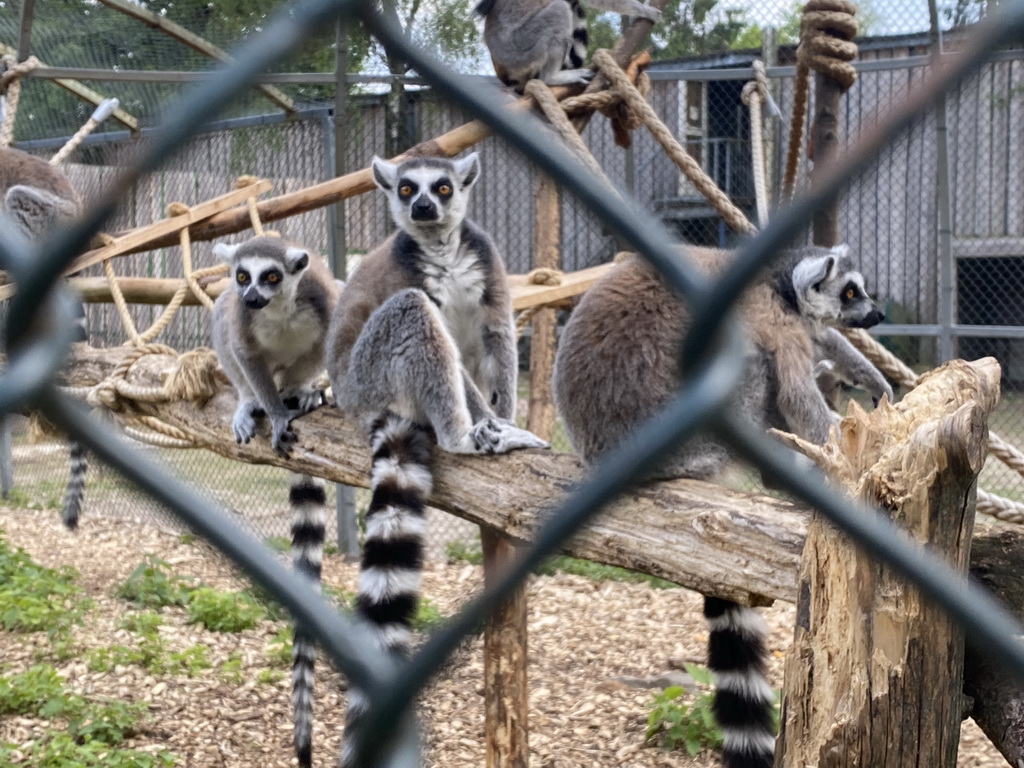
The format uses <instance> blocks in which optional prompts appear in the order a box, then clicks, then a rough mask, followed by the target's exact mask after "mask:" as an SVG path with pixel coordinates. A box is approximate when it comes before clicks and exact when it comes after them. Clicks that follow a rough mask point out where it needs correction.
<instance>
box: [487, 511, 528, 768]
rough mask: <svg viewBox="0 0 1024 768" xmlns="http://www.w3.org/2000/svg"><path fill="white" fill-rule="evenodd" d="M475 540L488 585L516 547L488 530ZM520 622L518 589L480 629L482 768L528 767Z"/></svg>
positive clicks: (522, 608) (522, 604)
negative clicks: (483, 764) (482, 691)
mask: <svg viewBox="0 0 1024 768" xmlns="http://www.w3.org/2000/svg"><path fill="white" fill-rule="evenodd" d="M480 540H481V542H482V544H483V550H484V582H485V583H486V584H487V585H488V586H490V585H492V584H493V583H496V582H498V581H500V579H501V576H502V574H503V573H504V571H505V569H506V568H507V567H508V566H509V564H510V563H512V562H514V561H515V559H516V549H517V547H516V546H515V545H514V544H513V543H512V542H511V541H510V540H509V539H507V538H506V537H505V536H504V535H503V534H502V533H501V531H498V530H496V529H494V528H490V527H488V526H483V527H482V528H481V529H480ZM526 618H527V603H526V589H525V587H520V588H519V589H517V590H516V591H515V592H513V593H512V595H511V596H510V597H509V599H508V600H506V601H505V602H504V603H502V604H501V605H500V606H498V608H497V610H495V611H494V612H493V613H492V614H491V617H490V620H489V621H488V622H487V626H486V627H485V629H484V721H485V723H486V727H485V729H484V731H485V734H486V742H487V743H486V755H487V757H486V763H485V764H486V766H487V768H526V766H527V765H529V763H530V743H529V739H528V735H529V730H528V728H527V722H528V716H529V712H530V699H529V688H528V685H527V643H526Z"/></svg>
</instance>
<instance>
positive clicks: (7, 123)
mask: <svg viewBox="0 0 1024 768" xmlns="http://www.w3.org/2000/svg"><path fill="white" fill-rule="evenodd" d="M0 63H2V64H3V66H4V72H3V74H0V95H4V94H5V95H6V96H7V109H6V110H4V120H3V123H2V124H0V146H4V147H9V146H11V142H12V141H14V120H15V118H16V117H17V116H18V99H19V98H20V96H21V76H22V75H24V74H26V73H28V72H31V71H32V70H33V69H37V68H38V67H40V66H42V64H41V63H40V61H39V59H37V58H36V57H35V56H29V57H28V58H27V59H25V60H24V61H21V62H19V61H18V60H17V59H16V58H15V57H14V56H12V55H11V54H7V55H5V56H3V57H2V58H0Z"/></svg>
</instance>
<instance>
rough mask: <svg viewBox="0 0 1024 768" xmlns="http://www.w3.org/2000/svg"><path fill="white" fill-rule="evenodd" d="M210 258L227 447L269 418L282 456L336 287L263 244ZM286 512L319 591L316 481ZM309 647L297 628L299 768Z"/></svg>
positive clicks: (305, 753) (318, 356)
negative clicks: (227, 283)
mask: <svg viewBox="0 0 1024 768" xmlns="http://www.w3.org/2000/svg"><path fill="white" fill-rule="evenodd" d="M214 252H215V253H216V254H217V255H218V256H220V257H221V258H223V259H224V260H225V261H227V262H228V263H229V264H230V266H231V284H232V286H233V290H229V291H225V292H224V293H222V294H221V295H220V296H219V297H218V299H217V302H216V304H215V305H214V310H213V341H214V347H215V348H216V350H217V356H218V358H219V359H220V362H221V366H222V367H223V368H224V371H225V372H226V373H227V375H228V378H229V379H230V380H231V383H232V384H234V386H235V389H236V390H237V392H238V408H237V409H236V411H235V415H234V418H233V419H232V425H231V426H232V430H233V431H234V435H235V440H237V441H238V442H240V443H241V442H246V443H247V442H249V440H250V439H252V437H253V436H254V435H255V434H256V419H257V418H259V417H261V416H263V415H267V416H269V417H270V421H271V444H272V445H273V447H274V450H275V451H277V452H278V453H279V454H281V455H288V454H289V453H290V452H291V450H292V444H293V443H294V442H295V439H296V436H295V433H294V432H293V431H292V430H291V428H290V422H291V420H292V419H293V418H296V417H298V416H301V415H302V414H304V413H307V412H309V411H311V410H313V409H314V408H316V407H317V406H319V405H321V404H322V402H323V393H322V392H320V391H319V390H317V389H316V388H315V387H314V381H315V380H316V379H317V378H318V377H319V376H320V374H321V373H322V372H323V370H324V341H325V339H326V337H327V327H328V325H329V323H330V318H331V314H332V313H333V311H334V307H335V305H336V304H337V301H338V290H339V285H338V283H337V282H336V281H335V280H334V279H333V277H332V276H331V274H330V272H329V270H328V269H327V267H326V265H325V264H324V263H323V261H322V260H320V259H318V258H316V257H311V256H310V254H309V252H308V251H307V250H305V249H304V248H300V247H298V246H296V245H293V244H290V243H288V242H286V241H284V240H281V239H278V238H272V237H256V238H253V239H251V240H248V241H246V242H245V243H242V244H240V245H226V244H223V243H218V244H217V245H216V246H214ZM288 498H289V501H290V503H291V507H292V558H293V563H294V567H295V570H296V571H297V572H299V573H301V574H303V575H304V576H306V577H308V578H309V579H310V580H311V581H312V582H313V583H314V585H316V586H317V588H319V583H320V567H321V562H322V560H323V548H324V505H325V504H326V497H325V493H324V484H323V481H322V480H320V479H318V478H314V477H308V476H305V475H296V476H295V477H294V478H293V480H292V485H291V488H290V490H289V494H288ZM314 660H315V647H314V644H313V640H312V638H311V637H309V636H308V635H307V634H306V633H305V632H304V631H302V629H301V628H300V627H299V626H298V625H296V626H295V628H294V642H293V645H292V709H293V720H294V728H295V751H296V754H297V756H298V760H299V765H301V766H303V768H308V766H310V765H311V764H312V727H313V665H314Z"/></svg>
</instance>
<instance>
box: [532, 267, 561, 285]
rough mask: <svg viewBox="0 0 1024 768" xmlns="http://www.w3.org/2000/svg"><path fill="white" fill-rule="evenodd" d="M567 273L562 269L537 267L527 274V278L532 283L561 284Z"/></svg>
mask: <svg viewBox="0 0 1024 768" xmlns="http://www.w3.org/2000/svg"><path fill="white" fill-rule="evenodd" d="M563 277H565V273H564V272H562V270H560V269H552V268H550V267H537V268H536V269H533V270H531V271H530V272H528V273H527V274H526V280H527V282H529V283H530V284H531V285H561V284H562V278H563Z"/></svg>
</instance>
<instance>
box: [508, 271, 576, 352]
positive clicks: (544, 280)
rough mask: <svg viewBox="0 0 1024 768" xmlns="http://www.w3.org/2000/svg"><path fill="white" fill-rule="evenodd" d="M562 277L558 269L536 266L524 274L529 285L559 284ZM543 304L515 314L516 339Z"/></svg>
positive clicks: (562, 273) (563, 274)
mask: <svg viewBox="0 0 1024 768" xmlns="http://www.w3.org/2000/svg"><path fill="white" fill-rule="evenodd" d="M563 277H565V273H564V272H562V271H561V270H558V269H551V268H550V267H537V268H536V269H533V270H531V271H530V272H528V273H527V274H526V280H527V282H528V283H530V284H531V285H561V284H562V278H563ZM544 306H545V305H543V304H535V305H534V306H532V307H527V308H526V309H524V310H523V311H522V312H520V313H519V314H518V315H516V338H517V339H518V338H519V337H520V336H522V335H523V333H524V332H525V331H526V326H528V325H529V324H530V323H531V322H532V321H533V316H534V315H536V314H537V312H538V311H539V310H541V309H542V308H543V307H544Z"/></svg>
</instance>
